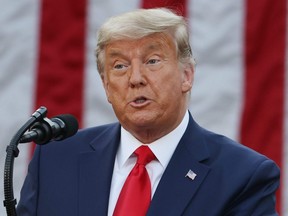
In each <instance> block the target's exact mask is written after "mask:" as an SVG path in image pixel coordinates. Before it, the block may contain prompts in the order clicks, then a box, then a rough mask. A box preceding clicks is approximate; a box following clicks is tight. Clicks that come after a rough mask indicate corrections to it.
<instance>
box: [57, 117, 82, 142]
mask: <svg viewBox="0 0 288 216" xmlns="http://www.w3.org/2000/svg"><path fill="white" fill-rule="evenodd" d="M57 118H58V119H60V120H62V121H63V122H64V125H65V127H64V131H63V132H64V133H62V137H61V140H62V139H65V138H67V137H70V136H73V135H74V134H75V133H76V132H77V131H78V127H79V125H78V121H77V119H76V118H75V117H74V116H73V115H71V114H62V115H58V116H55V117H54V118H53V119H57Z"/></svg>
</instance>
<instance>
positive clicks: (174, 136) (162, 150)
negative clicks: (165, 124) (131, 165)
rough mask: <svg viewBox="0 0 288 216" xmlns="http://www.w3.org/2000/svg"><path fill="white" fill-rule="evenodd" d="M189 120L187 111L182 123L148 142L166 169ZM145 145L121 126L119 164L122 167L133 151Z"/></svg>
mask: <svg viewBox="0 0 288 216" xmlns="http://www.w3.org/2000/svg"><path fill="white" fill-rule="evenodd" d="M188 121H189V114H188V111H186V113H185V115H184V118H183V119H182V121H181V123H180V124H179V125H178V126H177V127H176V128H175V129H174V130H173V131H171V132H170V133H169V134H167V135H165V136H163V137H161V138H160V139H158V140H156V141H154V142H152V143H150V144H148V146H149V148H150V149H151V151H152V152H153V153H154V154H155V156H156V157H157V159H158V161H159V162H160V163H161V165H162V166H163V168H164V169H165V168H166V167H167V165H168V163H169V161H170V159H171V157H172V155H173V153H174V151H175V149H176V147H177V145H178V143H179V141H180V139H181V137H182V136H183V134H184V132H185V130H186V128H187V125H188ZM141 145H143V144H142V143H141V142H140V141H139V140H137V139H136V138H135V137H134V136H133V135H132V134H131V133H129V132H128V131H127V130H125V129H124V128H123V127H121V139H120V146H119V150H118V152H117V160H118V165H119V167H120V168H121V167H122V166H123V165H124V164H125V163H126V161H127V160H128V158H129V157H130V156H131V155H132V154H133V152H134V151H135V150H136V149H137V148H138V147H139V146H141Z"/></svg>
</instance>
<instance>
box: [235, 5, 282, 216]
mask: <svg viewBox="0 0 288 216" xmlns="http://www.w3.org/2000/svg"><path fill="white" fill-rule="evenodd" d="M246 6H247V13H246V29H245V32H246V34H245V44H246V47H245V49H246V50H245V57H246V59H245V68H246V72H245V85H246V86H245V92H244V100H245V102H244V108H243V116H242V125H241V132H240V138H241V142H242V143H244V144H245V145H248V146H249V147H251V148H253V149H255V150H257V151H259V152H261V153H263V154H265V155H267V156H268V157H270V158H271V159H273V160H274V161H275V162H276V163H277V164H278V165H279V166H280V167H281V162H282V147H283V133H284V131H283V130H284V128H283V124H284V76H285V67H284V66H285V28H286V23H285V22H286V0H277V1H274V0H263V1H248V0H247V1H246ZM279 193H280V190H279ZM277 209H278V211H279V210H280V194H277Z"/></svg>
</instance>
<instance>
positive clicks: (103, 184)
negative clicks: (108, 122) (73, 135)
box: [78, 125, 120, 216]
mask: <svg viewBox="0 0 288 216" xmlns="http://www.w3.org/2000/svg"><path fill="white" fill-rule="evenodd" d="M119 128H120V126H119V125H118V126H116V127H114V128H113V129H112V133H111V130H109V132H108V133H102V134H101V136H99V137H97V138H96V139H94V140H93V141H92V142H91V144H90V145H91V151H89V152H85V153H81V154H80V155H79V213H78V215H85V216H90V215H91V216H92V215H95V214H96V215H107V211H108V202H109V194H110V184H111V178H112V173H113V168H114V160H115V155H116V152H117V148H118V144H119V137H120V129H119ZM107 131H108V130H107Z"/></svg>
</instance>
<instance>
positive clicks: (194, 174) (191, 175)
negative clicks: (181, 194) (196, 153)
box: [185, 170, 197, 180]
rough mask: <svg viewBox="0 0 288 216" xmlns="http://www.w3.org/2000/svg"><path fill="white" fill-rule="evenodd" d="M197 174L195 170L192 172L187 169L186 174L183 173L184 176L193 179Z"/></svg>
mask: <svg viewBox="0 0 288 216" xmlns="http://www.w3.org/2000/svg"><path fill="white" fill-rule="evenodd" d="M196 176H197V174H196V173H195V172H193V171H192V170H189V171H188V172H187V174H186V175H185V177H187V178H189V179H191V180H194V179H195V178H196Z"/></svg>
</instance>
